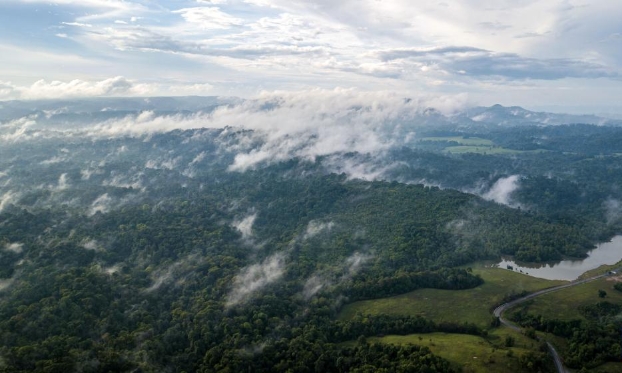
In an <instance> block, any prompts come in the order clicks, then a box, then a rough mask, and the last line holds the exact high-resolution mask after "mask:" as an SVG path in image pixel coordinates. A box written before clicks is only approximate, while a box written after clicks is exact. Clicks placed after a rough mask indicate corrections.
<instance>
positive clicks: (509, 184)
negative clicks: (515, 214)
mask: <svg viewBox="0 0 622 373" xmlns="http://www.w3.org/2000/svg"><path fill="white" fill-rule="evenodd" d="M519 187H520V175H512V176H508V177H505V178H500V179H499V180H497V181H496V182H495V183H494V185H493V186H492V187H491V188H490V190H489V191H488V192H486V193H484V194H483V195H482V197H483V198H484V199H487V200H489V201H495V202H497V203H501V204H503V205H507V206H512V207H513V206H516V204H515V203H514V202H513V201H512V193H514V192H515V191H516V190H518V188H519Z"/></svg>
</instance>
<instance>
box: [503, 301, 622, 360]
mask: <svg viewBox="0 0 622 373" xmlns="http://www.w3.org/2000/svg"><path fill="white" fill-rule="evenodd" d="M621 309H622V307H621V306H620V305H617V304H612V303H610V302H607V301H603V302H599V303H596V304H592V305H585V306H581V307H580V308H579V310H580V312H581V313H582V314H583V316H584V317H585V320H579V319H574V320H559V319H546V318H544V317H542V316H540V315H533V314H529V313H528V312H527V308H526V307H523V308H521V309H520V310H518V311H515V312H513V313H511V315H510V319H511V320H512V321H514V322H516V323H518V324H519V325H520V326H522V327H525V328H534V329H536V330H539V331H542V332H546V333H552V334H555V335H557V336H560V337H563V338H566V339H567V341H568V343H567V348H566V349H564V350H562V351H563V358H564V362H565V363H566V365H567V366H569V367H570V368H574V369H581V368H588V369H589V368H594V367H597V366H599V365H601V364H603V363H605V362H608V361H611V362H614V361H615V362H617V361H619V359H620V354H621V353H622V348H621V345H620V330H621V328H622V322H621V321H620V320H619V318H618V317H617V315H618V314H619V312H620V310H621Z"/></svg>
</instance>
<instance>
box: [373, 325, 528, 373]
mask: <svg viewBox="0 0 622 373" xmlns="http://www.w3.org/2000/svg"><path fill="white" fill-rule="evenodd" d="M508 334H510V335H512V337H514V338H515V340H516V343H515V345H514V347H511V348H506V347H504V341H505V337H506V335H508ZM368 341H369V342H381V343H390V344H398V345H399V344H408V343H412V344H415V345H419V346H426V347H428V348H429V349H430V350H431V351H432V353H434V354H435V355H438V356H440V357H443V358H445V359H447V360H449V361H450V362H451V363H453V364H455V365H456V367H462V371H463V372H465V373H466V372H475V373H479V372H482V373H483V372H493V373H494V372H500V373H501V372H520V371H521V367H520V365H519V363H518V358H519V357H520V356H521V355H523V354H525V353H527V352H529V351H530V350H535V349H537V348H538V346H537V342H535V341H533V340H531V339H529V338H527V337H525V336H523V335H520V334H517V333H514V332H512V331H511V330H509V329H505V328H500V329H496V330H494V331H493V333H491V334H490V335H489V336H488V337H487V338H483V337H478V336H474V335H464V334H446V333H431V334H410V335H404V336H400V335H389V336H385V337H380V338H368ZM508 351H512V352H510V353H509V354H508ZM508 355H509V356H508Z"/></svg>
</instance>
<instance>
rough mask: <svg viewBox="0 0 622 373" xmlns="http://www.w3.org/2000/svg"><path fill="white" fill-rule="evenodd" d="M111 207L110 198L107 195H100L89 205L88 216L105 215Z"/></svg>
mask: <svg viewBox="0 0 622 373" xmlns="http://www.w3.org/2000/svg"><path fill="white" fill-rule="evenodd" d="M111 207H112V198H111V197H110V196H108V193H105V194H102V195H101V196H99V197H97V198H96V199H95V201H93V203H92V204H91V208H90V210H89V216H92V215H95V214H96V213H98V212H101V213H102V214H105V213H106V212H108V211H109V210H110V208H111Z"/></svg>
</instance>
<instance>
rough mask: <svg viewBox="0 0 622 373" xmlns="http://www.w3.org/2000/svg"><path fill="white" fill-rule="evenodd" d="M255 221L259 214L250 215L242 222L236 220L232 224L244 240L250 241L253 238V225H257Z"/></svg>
mask: <svg viewBox="0 0 622 373" xmlns="http://www.w3.org/2000/svg"><path fill="white" fill-rule="evenodd" d="M255 219H257V213H254V214H252V215H249V216H247V217H245V218H243V219H242V220H235V221H234V222H233V223H231V226H232V227H234V228H235V229H237V230H238V231H239V232H240V233H242V238H243V239H245V240H249V239H250V238H251V237H252V236H253V224H255Z"/></svg>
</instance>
